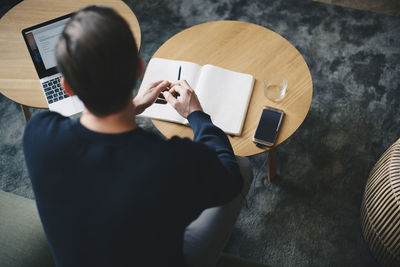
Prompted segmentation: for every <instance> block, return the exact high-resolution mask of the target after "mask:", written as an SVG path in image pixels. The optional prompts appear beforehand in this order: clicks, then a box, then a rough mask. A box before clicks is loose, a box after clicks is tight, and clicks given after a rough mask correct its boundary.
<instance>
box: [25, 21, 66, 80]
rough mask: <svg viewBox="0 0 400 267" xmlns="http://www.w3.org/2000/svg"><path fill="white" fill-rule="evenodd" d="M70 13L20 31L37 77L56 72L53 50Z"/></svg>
mask: <svg viewBox="0 0 400 267" xmlns="http://www.w3.org/2000/svg"><path fill="white" fill-rule="evenodd" d="M71 15H72V14H68V15H65V16H62V17H59V18H56V19H53V20H50V21H47V22H44V23H41V24H38V25H35V26H32V27H29V28H27V29H24V30H23V31H22V35H23V37H24V40H25V43H26V45H27V47H28V50H29V53H30V55H31V57H32V60H33V63H34V65H35V68H36V71H37V73H38V75H39V78H44V77H47V76H51V75H54V74H56V73H58V71H57V63H56V58H55V54H54V50H55V48H56V45H57V41H58V39H59V38H60V35H61V33H62V31H63V29H64V27H65V25H66V24H67V22H68V21H69V20H70V19H71Z"/></svg>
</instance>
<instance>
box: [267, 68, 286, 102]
mask: <svg viewBox="0 0 400 267" xmlns="http://www.w3.org/2000/svg"><path fill="white" fill-rule="evenodd" d="M263 82H264V95H265V97H267V98H268V99H269V100H271V101H274V102H279V101H281V100H282V99H283V98H284V97H285V94H286V89H287V87H288V80H287V78H286V77H285V76H284V75H283V74H280V73H271V74H270V75H268V76H267V77H265V79H264V81H263Z"/></svg>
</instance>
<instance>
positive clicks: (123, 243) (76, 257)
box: [24, 6, 252, 266]
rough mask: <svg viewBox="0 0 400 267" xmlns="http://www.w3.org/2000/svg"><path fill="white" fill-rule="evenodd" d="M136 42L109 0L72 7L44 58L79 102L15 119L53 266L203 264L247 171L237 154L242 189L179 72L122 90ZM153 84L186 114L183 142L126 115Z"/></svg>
mask: <svg viewBox="0 0 400 267" xmlns="http://www.w3.org/2000/svg"><path fill="white" fill-rule="evenodd" d="M137 51H138V50H137V47H136V44H135V40H134V37H133V35H132V33H131V31H130V29H129V26H128V24H127V23H126V22H125V21H124V20H123V19H122V18H121V17H120V16H119V15H118V14H117V13H115V12H114V11H113V10H112V9H109V8H105V7H95V6H91V7H87V8H84V9H83V10H80V11H78V12H77V13H76V14H75V15H74V16H73V18H72V19H71V21H70V22H69V23H68V24H67V25H66V27H65V29H64V31H63V33H62V36H61V38H60V40H59V42H58V44H57V47H56V59H57V63H58V68H59V69H60V71H61V73H62V74H63V76H64V77H63V79H62V80H61V82H62V86H63V88H64V90H65V91H66V92H67V93H68V94H69V95H74V94H76V95H78V96H79V98H80V99H81V100H82V101H83V103H84V104H85V110H84V112H83V113H82V115H81V117H80V118H79V119H78V120H71V119H69V118H66V117H63V116H61V115H59V114H57V113H54V112H43V113H40V114H38V115H36V116H35V117H33V118H32V119H31V120H30V122H29V123H28V125H27V127H26V130H25V135H24V153H25V159H26V163H27V167H28V171H29V174H30V177H31V181H32V186H33V190H34V192H35V197H36V202H37V206H38V210H39V214H40V217H41V220H42V223H43V227H44V230H45V233H46V236H47V239H48V241H49V245H50V249H51V252H52V254H53V257H54V260H55V262H56V264H57V266H183V265H184V264H185V263H186V264H187V265H192V266H196V265H197V266H212V265H215V264H216V261H217V260H218V256H219V253H220V252H221V250H222V249H223V246H224V244H225V242H226V239H227V238H228V237H229V234H230V231H231V229H232V226H233V223H234V221H235V219H236V217H237V215H238V211H239V209H240V205H241V200H242V196H241V195H240V194H239V193H240V192H241V190H243V192H246V190H247V189H248V184H249V181H251V178H252V175H251V169H250V168H249V166H248V164H247V167H245V168H242V171H243V172H246V174H245V175H244V176H245V177H246V179H247V183H246V189H242V187H243V178H242V175H241V172H240V169H239V166H238V164H237V161H236V159H235V156H234V155H233V151H232V148H231V145H230V143H229V140H228V139H227V137H226V135H225V134H224V133H223V132H222V131H221V130H220V129H219V128H217V127H216V126H214V125H213V124H212V122H211V120H210V117H209V116H208V115H207V114H205V113H204V112H203V111H202V108H201V105H200V103H199V100H198V98H197V96H196V94H195V92H194V91H193V89H192V88H191V87H190V86H189V84H188V83H187V82H186V81H177V82H170V81H157V82H154V83H152V84H150V85H149V86H148V87H147V88H146V89H145V90H142V91H140V92H139V93H138V95H137V96H136V97H135V98H133V95H132V94H133V93H132V88H133V87H134V85H135V83H136V80H137V77H139V76H141V75H142V74H143V71H144V65H143V61H142V60H141V59H140V58H139V56H138V52H137ZM160 93H162V94H163V95H164V97H165V99H166V100H167V101H168V103H169V104H171V105H172V106H173V107H174V108H175V109H176V110H177V111H178V113H179V114H181V115H182V116H183V117H186V118H187V119H188V120H189V123H190V125H191V127H192V129H193V132H194V142H193V141H190V140H188V139H181V138H177V137H174V138H172V139H170V140H163V139H161V138H159V137H158V136H156V135H154V134H151V133H148V132H146V131H144V130H142V129H140V128H139V127H138V126H137V124H136V122H135V114H139V113H141V112H143V111H144V110H145V109H146V108H147V107H148V106H150V105H152V104H153V103H154V102H155V101H156V99H157V96H158V95H159V94H160ZM132 98H133V100H132ZM241 160H243V159H241ZM244 163H245V164H246V163H247V162H244ZM221 205H225V206H223V207H216V206H221ZM210 207H216V208H213V209H207V208H210ZM205 209H207V210H206V211H204V210H205ZM203 211H204V212H203ZM202 212H203V213H202ZM200 214H201V215H200ZM199 215H200V217H199ZM197 217H199V218H197ZM196 218H197V219H196Z"/></svg>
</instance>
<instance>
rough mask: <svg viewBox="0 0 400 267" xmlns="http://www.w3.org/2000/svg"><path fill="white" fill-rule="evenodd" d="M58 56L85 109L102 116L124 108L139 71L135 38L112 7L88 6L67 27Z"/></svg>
mask: <svg viewBox="0 0 400 267" xmlns="http://www.w3.org/2000/svg"><path fill="white" fill-rule="evenodd" d="M55 54H56V59H57V65H58V68H59V70H60V72H61V73H62V74H63V75H64V78H65V80H66V82H67V84H68V85H69V86H70V87H71V89H72V91H73V92H74V93H75V94H77V95H78V96H79V98H80V99H81V100H82V101H83V103H84V104H85V106H86V108H87V109H89V110H90V111H91V112H92V113H93V114H95V115H97V116H100V117H103V116H107V115H110V114H112V113H115V112H118V111H121V110H122V109H124V108H125V107H126V106H127V105H128V104H129V103H130V101H132V90H133V87H134V86H135V83H136V80H137V76H138V73H139V72H140V70H139V68H140V60H139V56H138V49H137V46H136V42H135V39H134V37H133V35H132V32H131V30H130V28H129V25H128V24H127V22H126V21H125V20H124V19H123V18H122V17H121V16H119V15H118V14H117V13H116V12H115V11H114V10H113V9H111V8H107V7H98V6H89V7H86V8H84V9H81V10H79V11H78V12H77V13H76V14H75V15H74V16H73V17H72V18H71V20H70V21H69V22H68V24H67V25H66V26H65V29H64V31H63V33H62V35H61V37H60V40H59V41H58V44H57V47H56V52H55Z"/></svg>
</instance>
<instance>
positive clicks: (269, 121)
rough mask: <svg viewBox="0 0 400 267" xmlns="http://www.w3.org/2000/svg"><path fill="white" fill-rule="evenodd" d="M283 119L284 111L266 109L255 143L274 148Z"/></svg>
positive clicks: (254, 139) (257, 130)
mask: <svg viewBox="0 0 400 267" xmlns="http://www.w3.org/2000/svg"><path fill="white" fill-rule="evenodd" d="M282 118H283V111H281V110H275V109H269V108H264V109H263V111H262V113H261V118H260V121H259V122H258V126H257V129H256V132H255V134H254V138H253V141H255V142H258V143H261V144H264V145H267V146H272V145H273V144H274V143H275V139H276V137H277V136H278V131H279V128H280V126H281V122H282Z"/></svg>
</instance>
